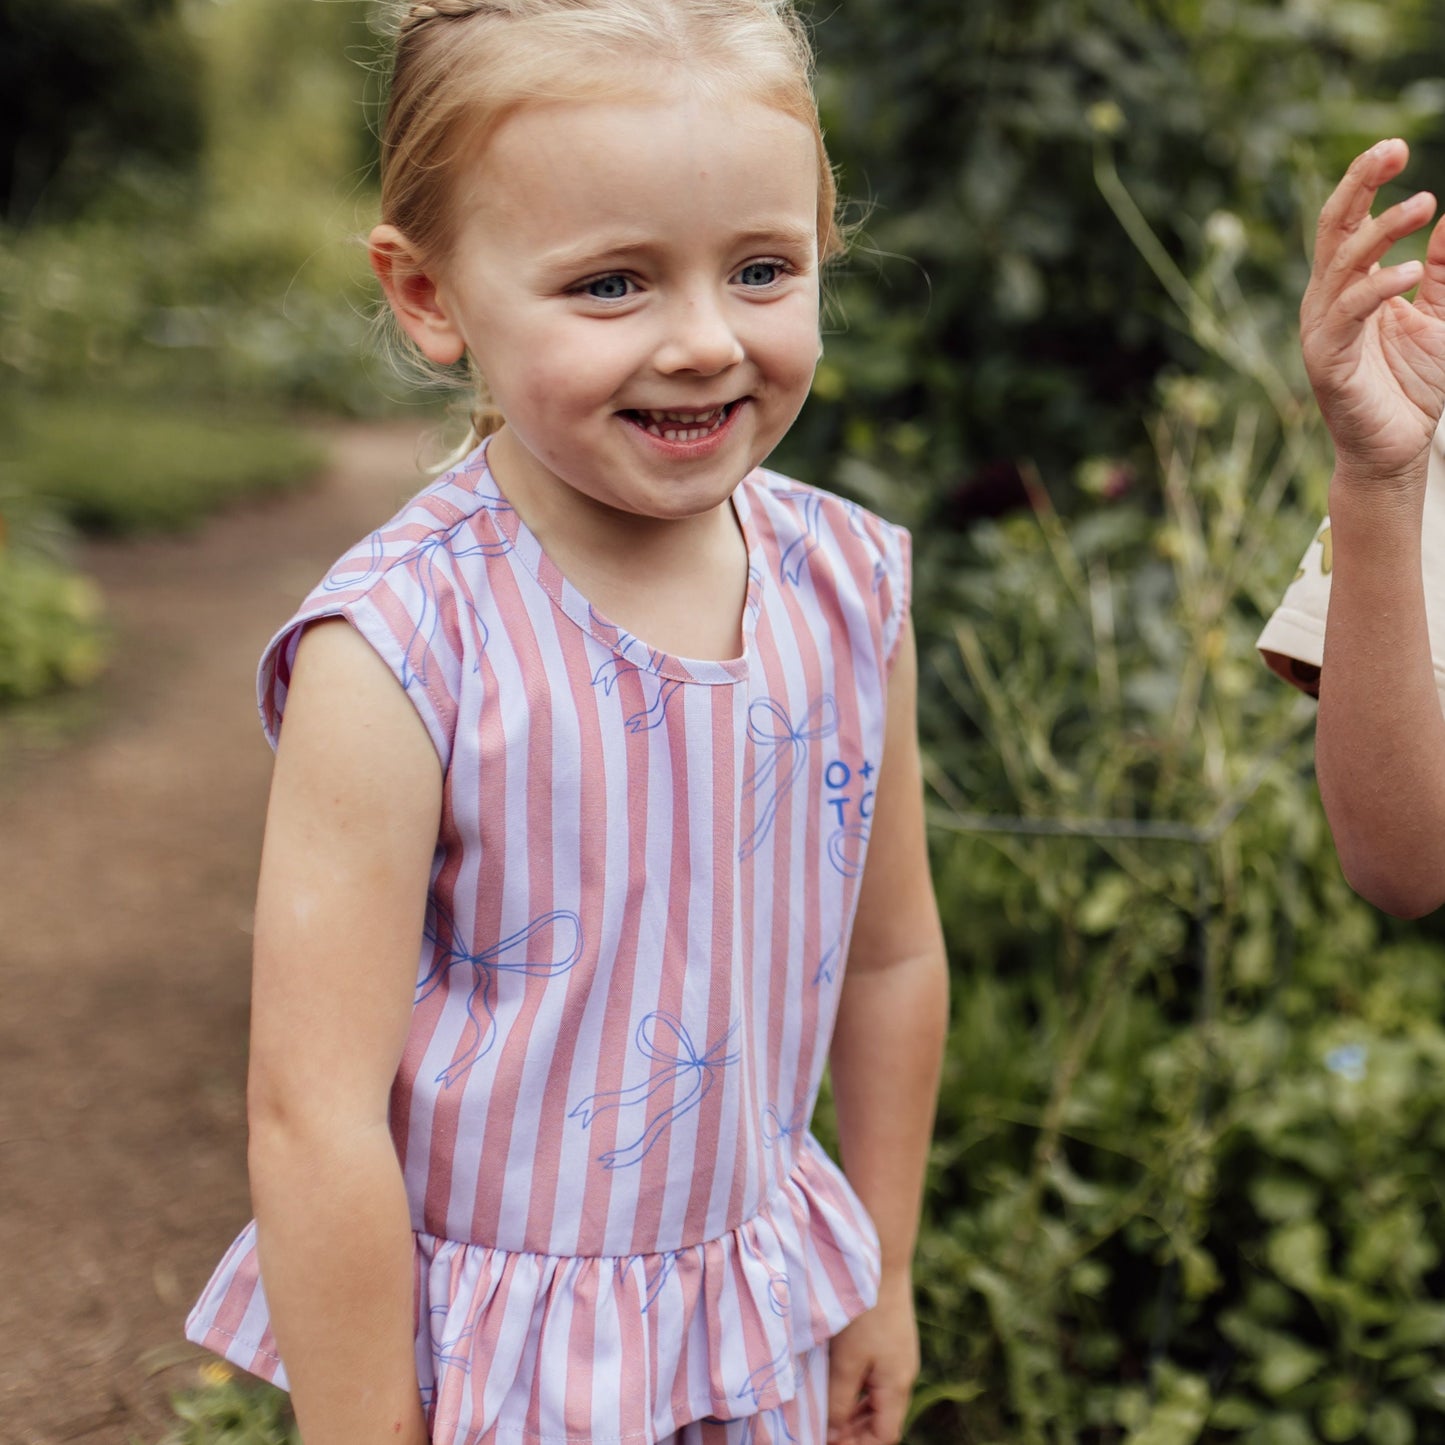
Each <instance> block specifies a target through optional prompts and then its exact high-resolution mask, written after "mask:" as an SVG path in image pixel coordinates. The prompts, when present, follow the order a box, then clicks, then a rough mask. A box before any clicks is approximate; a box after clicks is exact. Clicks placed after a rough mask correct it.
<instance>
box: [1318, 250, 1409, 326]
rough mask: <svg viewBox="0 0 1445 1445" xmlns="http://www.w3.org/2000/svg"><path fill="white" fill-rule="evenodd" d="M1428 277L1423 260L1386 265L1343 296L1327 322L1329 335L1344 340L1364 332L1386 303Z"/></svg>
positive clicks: (1357, 283)
mask: <svg viewBox="0 0 1445 1445" xmlns="http://www.w3.org/2000/svg"><path fill="white" fill-rule="evenodd" d="M1424 275H1425V267H1424V266H1423V265H1422V264H1421V263H1420V262H1419V261H1402V262H1401V263H1400V265H1398V266H1382V267H1381V268H1380V269H1379V270H1378V271H1371V272H1370V273H1369V275H1367V276H1365V277H1363V278H1362V279H1361V280H1359V281H1357V282H1356V283H1355V284H1354V285H1353V286H1351V287H1349V288H1348V289H1347V290H1345V291H1342V292H1341V293H1340V297H1339V300H1338V302H1337V303H1336V305H1335V308H1334V312H1333V314H1332V315H1331V317H1330V318H1329V321H1328V322H1327V323H1326V331H1327V333H1330V334H1333V335H1336V336H1341V337H1343V336H1347V335H1349V334H1350V333H1352V332H1356V331H1358V330H1360V329H1361V327H1362V325H1363V323H1364V322H1365V321H1367V320H1368V319H1369V318H1370V317H1371V316H1373V315H1374V313H1375V312H1376V311H1378V310H1379V309H1380V307H1381V306H1383V305H1384V304H1385V302H1386V301H1389V300H1391V299H1393V298H1394V297H1396V296H1403V295H1404V294H1405V292H1407V291H1408V290H1410V288H1411V287H1413V286H1418V285H1419V284H1420V281H1421V279H1422V278H1423V277H1424Z"/></svg>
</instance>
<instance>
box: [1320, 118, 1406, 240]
mask: <svg viewBox="0 0 1445 1445" xmlns="http://www.w3.org/2000/svg"><path fill="white" fill-rule="evenodd" d="M1409 159H1410V148H1409V146H1407V145H1406V144H1405V142H1404V141H1402V140H1382V141H1379V142H1377V143H1376V144H1375V145H1373V146H1371V147H1370V149H1369V150H1367V151H1365V152H1363V153H1362V154H1360V155H1358V156H1356V157H1355V159H1354V160H1353V161H1351V162H1350V168H1349V169H1348V170H1347V171H1346V172H1345V174H1344V176H1343V177H1342V178H1341V180H1340V183H1339V185H1337V186H1336V187H1335V189H1334V191H1333V192H1332V194H1331V195H1330V198H1329V200H1327V201H1326V202H1325V204H1324V207H1323V209H1322V210H1321V211H1320V220H1319V226H1318V228H1317V229H1316V232H1315V266H1316V267H1317V268H1318V267H1320V266H1322V265H1323V266H1327V265H1329V264H1330V262H1331V261H1333V259H1334V255H1335V252H1336V251H1337V250H1338V249H1339V247H1340V245H1341V243H1342V242H1343V241H1345V240H1347V239H1348V238H1349V237H1350V236H1351V235H1353V234H1354V232H1355V231H1356V230H1358V229H1359V227H1360V225H1361V224H1362V223H1363V222H1364V220H1365V218H1366V217H1367V216H1368V215H1369V214H1370V207H1371V206H1372V205H1373V204H1374V202H1375V193H1376V192H1377V191H1378V190H1379V189H1380V187H1381V186H1383V185H1384V184H1385V183H1386V182H1387V181H1392V180H1394V178H1395V177H1396V176H1398V175H1399V174H1400V172H1401V171H1403V170H1404V169H1405V165H1406V162H1407V161H1408V160H1409Z"/></svg>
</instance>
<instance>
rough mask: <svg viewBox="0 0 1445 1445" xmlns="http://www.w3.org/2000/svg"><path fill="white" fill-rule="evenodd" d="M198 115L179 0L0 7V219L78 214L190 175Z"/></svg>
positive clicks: (45, 0) (38, 1)
mask: <svg viewBox="0 0 1445 1445" xmlns="http://www.w3.org/2000/svg"><path fill="white" fill-rule="evenodd" d="M199 120H200V104H199V91H198V86H197V78H196V64H195V54H194V51H193V49H192V47H191V45H190V44H189V41H188V38H187V36H186V34H185V32H184V30H183V28H182V26H181V25H180V23H179V21H178V19H177V16H176V4H175V3H174V0H116V3H103V0H8V3H7V4H6V5H5V6H4V7H3V8H0V218H3V219H4V220H6V221H8V222H9V223H10V224H11V225H13V226H19V225H23V224H26V223H28V222H31V221H33V220H34V219H35V218H36V217H37V216H44V217H45V218H47V219H49V220H51V221H56V220H64V219H67V218H70V217H73V216H75V215H77V214H81V213H83V212H84V211H86V210H87V209H89V208H90V207H91V206H92V205H93V204H94V202H95V199H96V197H97V194H100V193H107V194H109V195H110V196H111V197H114V195H115V194H116V192H117V191H125V190H127V189H129V188H130V187H131V186H132V185H134V184H136V183H138V182H139V183H142V184H144V183H145V182H146V181H147V180H148V181H149V182H150V183H152V184H154V183H155V182H156V181H157V180H160V181H162V183H171V184H174V183H176V182H181V183H184V182H185V181H187V180H189V179H190V178H192V177H193V176H194V170H195V164H196V161H197V157H198V154H199V147H198V145H197V138H198V136H199V134H200V126H199Z"/></svg>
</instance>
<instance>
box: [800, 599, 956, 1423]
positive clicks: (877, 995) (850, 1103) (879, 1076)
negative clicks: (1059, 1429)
mask: <svg viewBox="0 0 1445 1445" xmlns="http://www.w3.org/2000/svg"><path fill="white" fill-rule="evenodd" d="M917 683H918V662H917V657H916V656H915V652H914V642H913V629H912V625H911V623H909V624H906V625H905V628H904V633H903V636H902V638H901V639H900V641H899V644H898V655H897V658H896V660H895V662H894V665H893V675H892V678H891V679H890V681H889V685H888V731H887V740H886V742H885V743H884V750H883V764H882V767H881V768H880V769H879V773H878V787H877V795H876V798H875V805H874V812H873V820H872V828H871V836H870V838H869V843H868V863H867V867H866V869H865V871H864V874H863V882H862V885H861V892H860V894H859V898H858V916H857V920H856V922H855V924H854V927H853V942H852V946H851V949H850V951H849V954H848V966H847V969H846V971H845V973H844V976H843V994H842V999H841V1001H840V1004H839V1009H838V1022H837V1025H836V1028H835V1030H834V1034H833V1047H832V1055H831V1057H832V1072H833V1095H834V1099H835V1101H836V1103H837V1109H838V1135H839V1142H840V1145H841V1149H842V1154H843V1167H844V1169H845V1170H846V1172H847V1175H848V1180H849V1182H850V1183H851V1184H852V1185H853V1187H854V1189H855V1190H856V1191H857V1192H858V1195H859V1197H860V1198H861V1199H862V1201H863V1203H864V1204H865V1205H866V1206H867V1208H868V1212H869V1213H870V1214H871V1215H872V1217H873V1222H874V1223H875V1224H876V1225H877V1227H878V1237H879V1240H880V1242H881V1244H882V1247H883V1279H882V1283H881V1285H880V1287H879V1298H878V1305H877V1307H876V1308H875V1309H873V1310H870V1311H869V1312H868V1313H867V1314H866V1315H863V1316H862V1317H861V1318H860V1319H858V1320H855V1321H854V1322H853V1324H851V1325H850V1326H849V1327H848V1328H847V1329H846V1330H845V1331H844V1332H843V1333H842V1334H840V1335H839V1336H838V1338H837V1339H836V1340H834V1341H833V1349H832V1357H831V1375H830V1380H829V1408H828V1424H829V1440H830V1441H834V1440H836V1441H840V1442H849V1445H852V1442H857V1445H874V1442H878V1445H889V1442H893V1441H896V1440H898V1439H899V1438H900V1436H901V1433H902V1428H903V1417H904V1412H905V1411H906V1409H907V1405H908V1394H909V1390H910V1389H911V1387H912V1384H913V1380H914V1377H915V1376H916V1375H917V1373H918V1330H917V1326H916V1324H915V1322H914V1318H913V1280H912V1264H913V1247H914V1242H915V1240H916V1238H917V1234H918V1216H919V1210H920V1208H921V1205H922V1198H923V1175H924V1167H925V1165H926V1163H927V1160H928V1146H929V1140H930V1138H931V1136H932V1133H933V1112H934V1101H935V1098H936V1096H937V1093H938V1076H939V1068H940V1064H941V1061H942V1057H943V1043H944V1037H945V1035H946V1033H947V1029H948V962H947V957H946V955H945V953H944V947H943V932H942V929H941V927H940V926H939V921H938V905H937V903H936V902H935V901H934V896H933V884H932V881H931V879H930V876H929V867H928V847H927V840H926V837H925V833H924V818H923V781H922V769H921V767H920V763H919V755H918V724H917V705H916V698H917Z"/></svg>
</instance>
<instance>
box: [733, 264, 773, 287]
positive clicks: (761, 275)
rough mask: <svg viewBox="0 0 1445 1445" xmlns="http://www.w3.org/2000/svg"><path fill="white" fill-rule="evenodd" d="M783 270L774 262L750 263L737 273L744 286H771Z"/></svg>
mask: <svg viewBox="0 0 1445 1445" xmlns="http://www.w3.org/2000/svg"><path fill="white" fill-rule="evenodd" d="M782 270H783V268H782V267H781V266H780V265H779V264H778V263H777V262H776V261H750V262H749V263H748V264H747V265H746V266H744V267H743V269H742V270H741V271H739V272H738V280H739V281H740V282H741V283H742V284H743V285H744V286H771V285H772V284H773V282H774V281H776V280H777V279H778V277H779V275H781V273H782Z"/></svg>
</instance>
